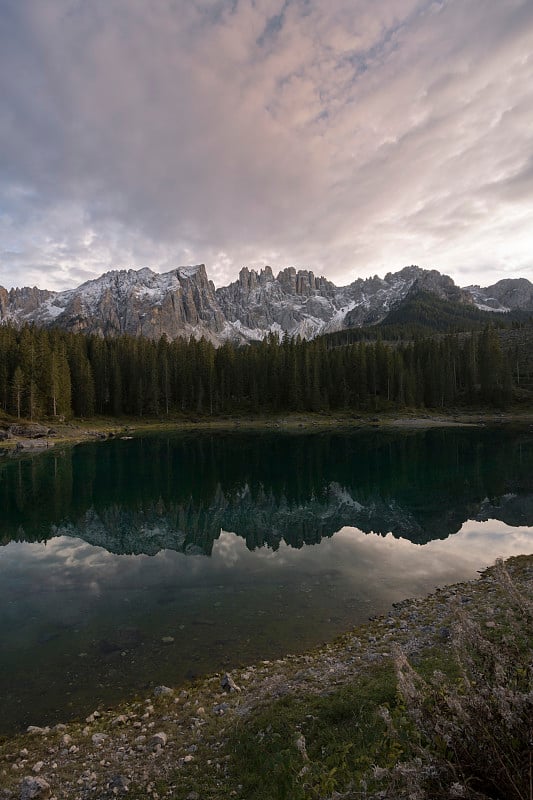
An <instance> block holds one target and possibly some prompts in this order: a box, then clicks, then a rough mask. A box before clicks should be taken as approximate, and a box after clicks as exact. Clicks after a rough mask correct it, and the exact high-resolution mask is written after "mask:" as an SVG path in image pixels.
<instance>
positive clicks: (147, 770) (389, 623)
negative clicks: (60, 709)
mask: <svg viewBox="0 0 533 800" xmlns="http://www.w3.org/2000/svg"><path fill="white" fill-rule="evenodd" d="M507 567H508V570H509V572H510V573H511V575H512V576H513V580H514V582H515V584H516V586H517V587H518V588H519V589H520V590H521V591H522V592H524V593H528V594H531V592H532V590H533V556H519V557H516V558H512V559H510V560H509V561H508V562H507ZM461 607H462V608H467V609H468V610H469V612H471V613H472V614H473V615H474V616H475V617H477V618H479V619H480V620H482V624H483V625H484V626H486V627H487V628H489V629H490V628H496V627H497V626H498V625H499V624H500V615H501V613H502V612H504V611H505V595H504V594H503V593H502V590H501V586H500V584H499V582H498V581H497V580H496V578H495V571H494V568H492V567H491V568H489V569H488V570H485V571H484V572H483V573H482V574H481V576H480V578H479V579H478V580H475V581H470V582H466V583H460V584H455V585H453V586H448V587H445V588H443V589H439V590H438V591H436V592H435V593H434V594H432V595H430V596H428V597H426V598H423V599H409V600H405V601H403V602H401V603H398V604H396V606H395V607H394V608H392V609H391V611H390V612H389V613H388V614H387V615H386V616H383V617H379V618H377V619H374V620H371V621H370V622H369V623H367V624H365V625H363V626H360V627H358V628H355V629H354V630H352V631H350V632H348V633H346V634H345V635H343V636H341V637H339V638H338V639H337V640H336V641H334V642H332V643H331V644H328V645H324V646H323V647H320V648H318V649H316V650H314V651H312V652H310V653H308V654H305V655H301V656H287V657H286V658H283V659H279V660H276V661H263V662H260V663H258V664H256V665H253V666H250V667H247V668H245V669H239V670H235V671H233V672H232V674H231V676H228V675H220V674H216V675H213V676H211V677H209V678H206V679H204V680H202V681H199V682H198V683H197V684H194V685H192V686H188V687H187V688H182V689H180V688H176V689H172V688H169V687H158V688H157V689H156V690H155V691H154V693H153V694H152V695H151V696H149V697H146V698H141V699H139V700H137V701H135V702H132V703H128V704H125V705H123V706H121V707H118V708H114V709H98V710H95V712H94V713H93V714H91V715H90V716H88V717H87V718H86V719H85V720H83V721H79V722H74V723H69V724H68V725H56V726H55V727H53V728H52V729H49V728H30V729H28V732H26V733H25V734H21V735H20V736H16V737H13V738H10V739H8V740H6V741H4V742H3V743H2V744H1V745H0V787H1V790H0V800H8V799H9V800H15V799H16V800H19V798H20V800H41V799H42V800H45V799H46V800H48V798H56V800H63V798H65V799H68V800H88V798H98V799H99V800H100V799H102V800H103V799H104V798H113V797H117V796H127V797H129V798H137V797H138V798H141V797H142V798H153V799H154V800H158V799H159V798H169V797H173V798H176V799H177V800H180V799H181V798H183V800H186V798H187V799H188V800H203V798H204V797H208V796H209V797H212V796H214V795H212V794H209V795H207V794H205V795H204V794H203V793H202V786H203V783H204V780H205V776H206V775H208V776H209V781H210V785H214V784H218V785H219V786H220V788H221V790H223V793H221V795H220V796H221V797H240V796H241V795H240V792H239V787H238V786H232V785H231V783H230V781H229V780H228V778H227V772H228V767H229V759H230V758H231V756H230V755H229V754H228V752H227V750H226V741H227V736H228V732H229V731H230V730H231V726H232V724H233V722H234V721H235V720H236V719H239V720H242V719H243V718H245V717H246V716H247V715H250V714H251V713H253V711H254V710H255V709H257V708H258V707H260V706H261V705H263V704H267V703H269V702H271V701H272V700H273V699H275V698H279V697H281V696H283V695H287V694H289V693H297V694H300V695H303V696H305V695H310V694H316V693H320V694H324V693H327V692H328V691H331V690H332V689H334V688H336V687H338V686H340V685H342V684H345V683H347V682H349V681H351V680H353V679H354V676H357V675H358V674H362V673H364V672H365V671H368V670H371V669H372V668H374V667H375V665H377V664H383V663H385V662H387V661H389V660H390V659H391V654H392V652H393V650H394V649H395V648H396V647H401V648H402V649H403V650H404V652H406V653H407V654H408V656H409V658H410V659H411V660H413V661H415V662H416V660H417V659H419V658H420V657H421V656H422V655H423V654H424V653H425V652H427V651H428V649H431V648H438V649H439V650H442V649H443V648H446V647H448V645H449V637H450V627H451V624H452V621H453V619H454V618H455V617H456V615H457V613H458V609H459V608H461ZM36 668H38V667H36ZM191 787H194V789H192V790H191Z"/></svg>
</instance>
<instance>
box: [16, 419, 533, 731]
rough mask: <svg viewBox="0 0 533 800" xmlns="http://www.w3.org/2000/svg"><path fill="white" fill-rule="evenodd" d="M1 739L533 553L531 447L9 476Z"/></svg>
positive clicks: (118, 460) (258, 456) (48, 463)
mask: <svg viewBox="0 0 533 800" xmlns="http://www.w3.org/2000/svg"><path fill="white" fill-rule="evenodd" d="M0 542H1V543H2V546H1V547H0V609H2V612H1V614H0V642H1V645H0V647H1V650H0V695H1V697H2V708H3V713H2V718H1V720H0V730H3V731H9V730H13V729H17V728H21V727H24V726H26V725H28V724H43V723H45V722H47V723H54V722H58V721H62V720H65V719H67V718H69V717H72V716H77V715H79V714H84V713H86V712H88V711H92V710H93V709H94V708H96V707H97V706H98V705H99V704H101V705H106V704H110V703H114V702H116V701H118V700H120V699H121V698H123V697H127V696H130V695H131V694H132V693H135V692H138V691H144V690H145V689H147V688H149V687H151V686H154V685H158V684H160V683H167V684H177V683H181V682H184V681H188V680H190V679H194V678H195V677H197V676H200V675H202V674H205V673H207V672H212V671H219V670H222V669H228V668H231V667H232V666H235V665H237V664H244V663H247V662H250V661H254V660H258V659H261V658H274V657H277V656H280V655H282V654H284V653H286V652H291V651H292V652H295V651H302V650H304V649H306V648H308V647H310V646H313V645H315V644H318V643H320V642H323V641H325V640H328V639H331V638H333V637H334V636H335V635H336V634H338V633H340V632H342V631H343V630H346V629H347V628H348V627H350V626H352V625H354V624H358V623H360V622H362V621H364V620H366V619H368V616H369V615H373V614H376V613H382V612H384V611H386V610H387V608H388V607H389V606H390V604H391V603H392V602H394V601H396V600H399V599H401V598H404V597H407V596H412V595H419V594H424V593H426V592H428V591H431V590H432V589H433V588H434V587H435V586H437V585H442V584H444V583H449V582H451V581H455V580H461V579H465V578H471V577H473V576H475V574H476V571H477V570H479V569H481V568H482V567H484V566H486V565H487V564H490V563H492V562H493V561H494V560H495V558H497V557H498V556H504V557H505V556H508V555H512V554H517V553H523V552H532V551H533V435H532V433H531V432H530V431H528V430H499V429H475V430H474V429H472V430H470V429H469V430H461V429H440V430H430V431H421V432H411V433H382V432H377V431H366V432H354V433H338V434H331V433H327V434H313V435H310V434H303V433H302V434H288V435H283V434H240V433H232V434H219V435H216V434H207V433H202V434H198V435H190V434H188V435H184V434H175V435H168V434H165V435H155V434H153V435H150V436H143V437H139V438H134V439H132V440H128V441H122V440H115V441H108V442H102V443H95V444H86V445H82V446H78V447H75V448H69V449H65V450H64V451H63V452H61V451H50V452H47V453H44V454H41V455H39V456H35V457H33V458H28V459H25V460H18V461H6V460H4V461H3V462H0Z"/></svg>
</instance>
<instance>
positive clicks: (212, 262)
mask: <svg viewBox="0 0 533 800" xmlns="http://www.w3.org/2000/svg"><path fill="white" fill-rule="evenodd" d="M0 100H1V102H0V285H3V286H5V287H6V288H10V287H12V286H23V285H37V286H40V287H41V288H48V289H56V290H60V289H65V288H70V287H73V286H76V285H78V284H80V283H82V282H83V281H85V280H88V279H90V278H94V277H97V276H98V275H100V274H101V273H102V272H105V271H107V270H109V269H123V268H141V267H145V266H149V267H151V268H152V269H154V270H155V271H158V272H165V271H167V270H170V269H172V268H175V267H178V266H180V265H189V264H197V263H205V264H206V266H207V272H208V275H209V276H210V277H211V278H212V279H213V281H214V282H215V284H216V285H217V286H221V285H225V284H227V283H229V282H230V281H231V280H234V279H235V278H236V276H237V274H238V272H239V270H240V269H241V267H242V266H248V267H255V268H258V267H261V266H264V265H266V264H269V265H271V266H272V268H273V269H274V271H276V270H277V269H282V268H283V267H286V266H294V267H296V268H297V269H312V270H313V271H314V272H315V273H316V274H319V275H325V276H326V277H328V278H329V279H330V280H333V281H334V282H335V283H337V284H339V285H344V284H347V283H350V282H351V281H353V280H355V278H357V277H367V276H369V275H374V274H378V275H380V276H383V275H385V273H387V272H389V271H393V272H394V271H396V270H398V269H401V268H402V267H404V266H406V265H410V264H417V265H419V266H421V267H425V268H431V269H438V270H440V271H441V272H445V273H447V274H449V275H451V276H452V277H453V278H454V280H455V281H456V282H457V283H458V284H460V285H462V286H465V285H468V284H473V283H479V284H481V285H484V286H487V285H490V284H492V283H494V282H495V281H497V280H499V279H501V278H504V277H526V278H529V279H531V280H533V224H532V223H533V2H532V0H327V2H326V1H325V0H2V2H1V3H0Z"/></svg>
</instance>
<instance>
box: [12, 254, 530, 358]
mask: <svg viewBox="0 0 533 800" xmlns="http://www.w3.org/2000/svg"><path fill="white" fill-rule="evenodd" d="M416 291H426V292H432V293H433V294H436V295H438V296H439V297H440V298H442V299H445V300H450V301H454V302H460V303H465V304H470V305H471V304H475V305H477V306H479V307H481V308H485V309H487V310H499V311H501V310H509V309H511V308H522V309H527V308H529V307H531V308H533V285H532V284H531V283H530V282H529V281H527V280H525V279H517V280H504V281H500V282H499V283H497V284H494V286H491V287H488V288H487V289H481V288H480V287H479V286H477V287H469V288H468V289H461V288H460V287H458V286H456V285H455V283H454V282H453V280H452V279H451V278H450V277H449V276H447V275H442V274H441V273H440V272H437V270H424V269H421V268H420V267H416V266H411V267H405V268H404V269H402V270H400V271H399V272H395V273H388V274H387V275H386V276H385V278H379V277H377V276H375V277H373V278H367V279H361V278H358V279H357V280H355V281H353V283H351V284H349V285H348V286H342V287H338V286H335V284H334V283H332V282H331V281H329V280H327V279H326V278H323V277H317V276H315V275H314V273H313V272H311V271H309V270H296V269H294V267H288V268H286V269H283V270H281V272H279V273H278V275H277V276H274V274H273V272H272V269H271V268H270V267H265V268H264V269H262V270H260V271H256V270H254V269H251V270H250V269H247V268H246V267H244V268H243V269H242V270H241V271H240V274H239V278H238V280H236V281H234V282H233V283H230V284H229V286H225V287H221V288H219V289H216V290H215V287H214V285H213V282H212V281H210V280H209V278H208V276H207V273H206V269H205V266H204V265H203V264H200V265H198V266H194V267H179V268H178V269H174V270H171V271H170V272H167V273H163V274H161V273H157V272H153V271H152V270H151V269H148V268H144V269H140V270H131V269H130V270H119V271H117V270H115V271H112V272H107V273H105V274H104V275H102V276H101V277H100V278H97V279H96V280H92V281H87V282H86V283H84V284H82V285H81V286H79V287H77V288H76V289H70V290H68V291H65V292H49V291H45V290H41V289H37V288H27V287H26V288H22V289H11V290H10V291H7V290H6V289H4V288H2V287H0V323H2V322H12V323H14V324H23V323H25V322H29V323H34V324H36V325H43V326H50V325H56V326H59V327H62V328H64V329H66V330H69V331H73V332H77V331H81V332H84V333H92V334H97V335H102V336H104V335H105V336H110V335H111V336H114V335H120V334H130V335H132V336H141V335H142V336H147V337H149V338H151V339H158V338H160V337H161V336H166V337H167V338H168V339H175V338H177V337H178V336H183V337H187V338H189V337H191V336H192V337H194V338H197V339H199V338H201V337H205V338H207V339H209V340H210V341H212V342H213V343H215V344H221V343H222V342H224V341H227V340H231V341H236V342H249V341H254V340H255V341H258V340H261V339H263V338H264V337H265V336H268V334H269V333H277V334H280V335H282V334H284V333H288V334H289V335H290V336H296V335H299V336H302V337H303V338H307V339H311V338H313V337H315V336H317V335H319V334H321V333H326V332H329V331H337V330H342V329H343V328H349V327H361V326H364V325H371V324H375V323H377V322H381V321H382V320H383V319H385V318H386V316H387V315H388V314H389V312H390V311H391V310H392V309H394V308H397V307H398V305H399V304H401V303H402V301H403V300H405V298H406V297H407V296H408V295H409V294H410V293H413V292H416Z"/></svg>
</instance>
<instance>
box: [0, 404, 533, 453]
mask: <svg viewBox="0 0 533 800" xmlns="http://www.w3.org/2000/svg"><path fill="white" fill-rule="evenodd" d="M500 425H501V426H506V427H511V426H527V425H530V426H533V411H506V412H497V413H496V412H490V413H484V412H482V411H481V412H480V411H466V412H461V413H449V414H447V413H439V414H436V413H416V412H413V413H412V414H411V413H405V414H402V415H399V414H393V413H386V414H375V413H373V414H370V413H369V414H366V415H354V414H334V415H333V414H332V415H326V414H310V413H309V414H307V413H306V414H303V413H297V412H294V413H289V414H278V415H271V416H265V417H259V416H248V415H245V416H241V417H237V416H236V417H215V418H209V417H199V418H191V417H189V418H184V417H172V418H168V419H162V418H161V417H157V418H155V417H154V418H150V419H148V418H144V419H143V418H131V417H128V418H123V419H116V418H112V417H94V418H92V419H91V420H87V421H85V420H79V419H74V420H72V421H70V422H63V423H58V424H56V423H54V422H53V421H50V420H40V421H38V422H30V421H28V420H22V421H20V422H19V421H15V420H13V419H7V418H0V432H1V431H2V430H3V431H9V429H10V428H11V427H12V426H16V427H17V428H27V429H28V430H31V428H32V427H36V426H37V427H41V428H43V429H46V430H50V433H49V434H44V433H42V434H41V435H39V436H38V437H31V436H23V435H20V434H19V433H15V434H11V433H9V434H8V436H9V438H5V439H3V440H0V458H1V457H2V456H4V457H5V456H11V457H13V456H14V455H28V454H32V455H35V454H37V453H40V452H46V451H47V450H50V449H51V448H57V447H59V446H64V445H69V444H70V445H76V444H82V443H84V442H90V441H95V440H96V441H97V440H105V439H111V438H124V437H126V438H127V437H130V436H140V435H143V434H146V433H157V432H162V433H164V432H170V431H172V432H183V433H190V432H196V431H197V432H202V433H204V432H213V433H217V432H221V433H223V432H226V433H229V432H235V431H241V432H253V431H256V432H270V433H272V432H280V433H285V432H301V433H314V432H323V431H324V432H326V431H336V430H350V431H356V430H374V431H376V430H384V431H394V430H403V431H414V430H425V429H430V428H459V427H461V428H466V427H469V428H470V427H485V426H500Z"/></svg>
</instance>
